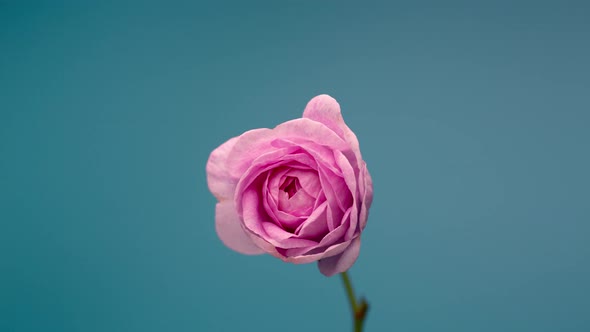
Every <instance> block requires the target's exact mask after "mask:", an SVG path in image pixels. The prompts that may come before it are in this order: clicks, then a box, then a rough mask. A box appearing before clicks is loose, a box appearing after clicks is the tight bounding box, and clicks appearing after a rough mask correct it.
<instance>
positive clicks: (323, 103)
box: [303, 95, 361, 160]
mask: <svg viewBox="0 0 590 332" xmlns="http://www.w3.org/2000/svg"><path fill="white" fill-rule="evenodd" d="M303 117H304V118H308V119H310V120H314V121H317V122H321V123H323V124H324V125H326V127H328V128H330V129H332V131H334V132H335V133H336V134H338V136H340V137H341V138H342V139H344V140H345V141H346V142H347V143H348V144H350V146H351V148H352V150H353V151H354V154H355V155H356V156H357V159H358V160H361V152H360V148H359V142H358V139H357V138H356V135H355V134H354V133H353V132H352V130H350V128H348V126H347V125H346V123H345V122H344V118H343V117H342V113H341V112H340V105H339V104H338V102H337V101H336V99H334V98H332V97H330V96H328V95H319V96H317V97H314V98H313V99H312V100H310V101H309V102H308V103H307V106H306V107H305V110H304V111H303Z"/></svg>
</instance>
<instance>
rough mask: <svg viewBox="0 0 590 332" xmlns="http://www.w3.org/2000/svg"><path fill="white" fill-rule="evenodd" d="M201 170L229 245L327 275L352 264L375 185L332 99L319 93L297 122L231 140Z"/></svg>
mask: <svg viewBox="0 0 590 332" xmlns="http://www.w3.org/2000/svg"><path fill="white" fill-rule="evenodd" d="M206 169H207V183H208V185H209V189H210V190H211V192H212V193H213V195H214V196H215V197H216V198H217V200H218V203H217V205H216V208H215V226H216V230H217V234H218V236H219V238H220V239H221V241H222V242H223V243H224V244H225V245H226V246H228V247H229V248H231V249H233V250H235V251H237V252H240V253H242V254H248V255H256V254H263V253H268V254H271V255H272V256H275V257H277V258H280V259H281V260H283V261H285V262H290V263H295V264H303V263H311V262H316V261H317V262H318V267H319V269H320V271H321V272H322V273H323V274H324V275H326V276H332V275H334V274H336V273H341V272H344V271H346V270H348V269H349V268H350V267H351V266H352V264H353V263H354V262H355V261H356V259H357V257H358V255H359V250H360V245H361V233H362V231H363V229H364V228H365V226H366V224H367V218H368V213H369V207H370V206H371V202H372V200H373V183H372V180H371V176H370V175H369V171H368V170H367V165H366V163H365V162H364V161H363V158H362V156H361V151H360V149H359V143H358V140H357V138H356V136H355V134H354V133H353V132H352V131H351V130H350V129H349V128H348V126H347V125H346V124H345V123H344V119H343V118H342V115H341V113H340V105H339V104H338V102H336V100H335V99H334V98H332V97H330V96H328V95H320V96H317V97H315V98H313V99H312V100H311V101H310V102H309V103H308V104H307V107H306V108H305V110H304V112H303V117H302V118H300V119H296V120H291V121H287V122H285V123H282V124H280V125H278V126H277V127H275V128H274V129H266V128H265V129H254V130H250V131H247V132H245V133H243V134H242V135H240V136H238V137H234V138H232V139H230V140H229V141H227V142H225V143H223V144H222V145H221V146H219V147H218V148H217V149H215V150H214V151H213V152H212V153H211V155H210V157H209V160H208V161H207V168H206Z"/></svg>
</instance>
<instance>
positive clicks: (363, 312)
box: [340, 272, 369, 332]
mask: <svg viewBox="0 0 590 332" xmlns="http://www.w3.org/2000/svg"><path fill="white" fill-rule="evenodd" d="M340 276H342V282H343V283H344V288H345V289H346V295H347V296H348V301H349V302H350V309H351V310H352V317H353V319H354V332H362V331H363V323H364V321H365V318H366V317H367V311H368V310H369V304H368V303H367V301H365V299H363V298H361V300H360V302H357V300H356V297H355V296H354V289H353V288H352V283H351V282H350V278H349V277H348V273H347V272H343V273H341V274H340Z"/></svg>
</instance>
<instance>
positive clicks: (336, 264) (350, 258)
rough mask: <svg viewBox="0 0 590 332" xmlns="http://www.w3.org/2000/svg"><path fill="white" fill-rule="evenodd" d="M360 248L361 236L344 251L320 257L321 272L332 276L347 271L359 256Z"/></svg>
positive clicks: (319, 266)
mask: <svg viewBox="0 0 590 332" xmlns="http://www.w3.org/2000/svg"><path fill="white" fill-rule="evenodd" d="M360 249H361V238H360V236H359V237H357V238H355V239H354V240H352V242H351V243H350V245H349V246H348V248H346V250H344V251H343V252H342V253H340V254H338V255H335V256H331V257H327V258H322V259H320V260H319V261H318V268H319V269H320V272H321V273H322V274H323V275H325V276H327V277H331V276H333V275H335V274H337V273H342V272H344V271H347V270H348V269H350V267H351V266H352V264H354V262H355V261H356V259H357V258H358V256H359V252H360Z"/></svg>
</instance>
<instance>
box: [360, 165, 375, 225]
mask: <svg viewBox="0 0 590 332" xmlns="http://www.w3.org/2000/svg"><path fill="white" fill-rule="evenodd" d="M360 174H361V183H362V184H363V187H364V188H363V189H364V193H363V198H362V203H363V205H362V206H361V212H360V216H359V219H360V226H361V231H362V230H363V229H364V228H365V226H366V225H367V219H368V218H369V208H370V207H371V204H372V203H373V180H372V179H371V175H370V174H369V170H368V169H367V165H366V164H363V167H362V169H361V173H360Z"/></svg>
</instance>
